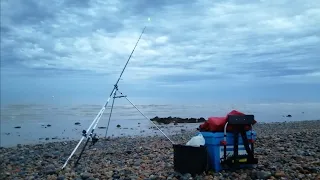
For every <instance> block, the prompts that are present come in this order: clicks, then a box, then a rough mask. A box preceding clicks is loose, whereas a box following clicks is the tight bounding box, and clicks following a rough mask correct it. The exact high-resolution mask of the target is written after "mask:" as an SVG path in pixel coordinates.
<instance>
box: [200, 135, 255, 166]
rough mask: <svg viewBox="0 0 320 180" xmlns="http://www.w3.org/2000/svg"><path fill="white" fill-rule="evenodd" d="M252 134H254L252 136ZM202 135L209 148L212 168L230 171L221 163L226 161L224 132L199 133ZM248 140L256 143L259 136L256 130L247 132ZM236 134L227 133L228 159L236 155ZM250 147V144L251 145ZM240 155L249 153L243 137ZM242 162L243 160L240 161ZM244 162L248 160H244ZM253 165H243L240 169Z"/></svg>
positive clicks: (239, 144) (239, 138)
mask: <svg viewBox="0 0 320 180" xmlns="http://www.w3.org/2000/svg"><path fill="white" fill-rule="evenodd" d="M251 132H252V134H251ZM199 133H201V134H202V136H203V137H204V139H205V146H206V147H207V151H208V154H209V158H210V161H211V163H210V164H211V167H212V169H213V170H214V171H216V172H219V171H221V170H222V169H228V168H224V167H223V166H222V164H221V162H222V161H223V159H224V145H223V144H222V142H223V140H224V132H199ZM246 135H247V139H248V141H251V142H252V140H253V141H255V140H256V137H257V134H256V132H255V131H254V130H252V131H251V130H249V131H246ZM233 137H234V134H233V133H232V132H227V133H226V154H227V157H231V156H232V155H233V154H234V138H233ZM249 147H251V146H250V143H249ZM238 154H239V155H240V156H241V155H245V156H246V155H247V151H246V149H245V146H244V143H243V140H242V136H241V135H239V136H238ZM239 161H240V162H241V159H240V160H239ZM244 161H246V159H245V158H244ZM251 166H252V164H251V165H250V164H248V163H243V164H241V165H240V167H251Z"/></svg>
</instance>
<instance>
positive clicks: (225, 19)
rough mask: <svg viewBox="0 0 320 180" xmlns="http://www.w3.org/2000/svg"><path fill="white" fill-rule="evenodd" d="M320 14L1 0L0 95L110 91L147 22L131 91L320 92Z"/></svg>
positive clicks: (315, 2)
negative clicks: (318, 90)
mask: <svg viewBox="0 0 320 180" xmlns="http://www.w3.org/2000/svg"><path fill="white" fill-rule="evenodd" d="M149 17H150V18H151V21H150V22H148V18H149ZM319 22H320V1H319V0H307V1H306V0H298V1H285V0H261V1H244V0H233V1H212V0H197V1H182V0H181V1H180V0H178V1H169V0H149V1H147V0H135V1H125V0H122V1H116V0H108V1H104V0H82V1H79V0H69V1H67V0H65V1H63V0H59V1H56V0H46V1H39V0H38V1H35V0H28V1H24V0H3V1H1V94H2V98H4V99H10V97H18V96H19V97H20V96H21V97H22V95H21V93H25V95H26V96H30V97H33V100H35V97H37V96H36V95H39V92H42V91H46V92H48V94H49V91H50V93H53V94H59V95H60V96H61V97H64V96H69V97H70V95H71V94H72V95H74V96H75V94H77V93H76V92H78V95H77V96H76V97H77V98H81V97H82V96H87V97H89V96H90V94H99V96H100V95H104V96H107V95H108V93H109V92H108V90H110V91H111V88H112V84H113V83H114V82H115V81H116V79H117V78H118V76H119V74H120V72H121V70H122V68H123V66H124V64H125V62H126V60H127V58H128V56H129V54H130V53H131V51H132V49H133V47H134V45H135V43H136V41H137V39H138V37H139V35H140V33H141V31H142V29H143V27H144V26H147V28H146V31H145V33H144V34H143V36H142V39H141V40H140V42H139V44H138V47H137V49H136V51H135V52H134V54H133V57H132V59H131V61H130V63H129V65H128V68H127V70H126V71H125V73H124V75H123V80H122V81H121V84H123V87H124V88H126V89H123V91H126V92H130V93H131V94H132V96H135V97H138V96H139V97H142V96H143V97H150V98H155V97H157V98H161V97H166V98H168V97H170V96H172V97H173V96H174V97H179V98H180V99H183V97H187V96H190V95H192V94H193V93H195V94H194V95H193V97H195V98H197V96H198V95H199V97H202V99H206V97H207V95H208V94H210V93H212V94H214V95H212V94H211V95H209V97H210V98H211V99H210V101H216V100H217V99H220V100H221V99H223V98H224V97H225V98H227V97H228V98H229V99H230V98H232V97H231V96H232V95H233V96H237V97H235V98H239V96H241V98H240V99H245V100H248V99H255V100H264V101H268V100H271V99H272V100H275V99H279V98H283V99H284V100H288V99H292V100H299V101H303V100H306V99H308V100H320V97H319V95H318V94H317V93H316V89H317V88H318V89H319V88H320V86H319V84H320V24H319ZM37 83H38V84H37ZM39 83H40V84H39ZM41 83H42V84H41ZM120 86H121V85H120ZM89 87H90V88H89ZM226 91H228V93H226ZM106 92H107V93H106ZM237 93H239V94H237ZM31 94H33V96H32V95H31ZM48 94H43V96H47V95H48ZM66 94H68V95H66ZM205 94H206V95H205ZM59 95H56V96H59ZM50 97H51V96H50ZM188 98H190V97H188ZM268 98H269V99H268ZM11 99H12V98H11ZM207 100H208V99H207Z"/></svg>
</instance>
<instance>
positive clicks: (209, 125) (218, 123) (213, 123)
mask: <svg viewBox="0 0 320 180" xmlns="http://www.w3.org/2000/svg"><path fill="white" fill-rule="evenodd" d="M228 115H245V114H243V113H242V112H239V111H236V110H232V111H231V112H229V113H228V114H227V116H225V117H213V116H212V117H209V118H208V121H206V122H204V123H203V124H201V125H200V126H199V129H200V131H211V132H212V131H213V132H223V131H224V126H225V124H226V123H227V118H228ZM255 123H256V121H254V124H255ZM250 129H251V126H248V125H247V126H245V130H250ZM227 131H232V126H231V125H228V126H227Z"/></svg>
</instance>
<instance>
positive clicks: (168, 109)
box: [1, 103, 320, 147]
mask: <svg viewBox="0 0 320 180" xmlns="http://www.w3.org/2000/svg"><path fill="white" fill-rule="evenodd" d="M137 107H138V109H140V110H141V112H142V113H144V114H145V115H146V116H147V117H149V118H153V117H155V116H159V117H168V116H172V117H183V118H190V117H195V118H199V117H204V118H206V119H207V118H208V117H210V116H225V115H226V114H227V113H229V112H230V111H232V110H233V109H234V110H238V111H241V112H243V113H246V114H253V115H255V118H256V120H257V121H258V122H284V121H287V122H289V121H300V120H318V119H320V115H319V113H318V112H319V110H320V103H294V104H292V103H277V104H276V103H274V104H224V105H221V104H219V105H218V104H217V105H137ZM101 108H102V105H78V106H57V105H36V104H12V105H5V106H2V107H1V146H3V147H8V146H15V145H17V144H33V143H39V142H48V141H59V140H64V139H69V140H71V139H72V140H78V139H80V138H81V132H82V130H84V129H87V128H88V127H89V125H90V124H91V122H92V121H93V120H94V118H95V116H96V115H97V114H98V112H99V111H100V109H101ZM109 113H110V107H108V108H107V109H106V110H105V112H104V114H103V116H102V118H101V119H100V122H99V124H98V126H97V129H96V133H97V134H98V136H100V137H104V136H105V132H106V129H99V128H98V127H106V126H107V123H108V118H109ZM288 114H290V115H291V116H292V117H286V116H287V115H288ZM76 122H80V123H81V125H75V123H76ZM118 124H119V125H121V128H117V127H116V126H117V125H118ZM47 125H51V126H49V127H48V126H47ZM16 126H20V127H21V128H14V127H16ZM198 126H199V124H179V125H177V126H174V125H161V129H162V130H163V131H164V132H165V133H166V134H167V133H168V134H171V133H176V132H180V131H181V129H185V130H188V129H195V128H197V127H198ZM152 127H153V124H152V123H151V122H150V121H149V120H147V119H146V118H145V117H144V116H142V115H141V114H140V113H139V111H137V110H136V109H135V108H134V107H133V106H132V105H130V104H129V105H123V106H115V107H114V109H113V113H112V117H111V121H110V125H109V130H108V136H128V135H150V134H159V135H160V134H161V133H160V132H159V131H157V130H154V129H150V128H152ZM46 138H49V140H48V139H47V140H46ZM52 138H53V139H52ZM55 138H57V139H55Z"/></svg>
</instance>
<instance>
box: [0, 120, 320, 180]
mask: <svg viewBox="0 0 320 180" xmlns="http://www.w3.org/2000/svg"><path fill="white" fill-rule="evenodd" d="M162 126H166V125H162ZM169 126H170V125H169ZM193 126H197V125H196V124H193ZM191 127H192V126H191ZM319 127H320V120H313V121H295V122H270V123H259V122H258V123H257V124H256V125H254V130H255V131H256V132H257V140H256V143H255V156H256V157H257V158H258V160H259V163H258V164H257V166H256V167H254V168H253V169H241V170H237V171H234V172H231V171H221V172H219V173H216V172H208V173H206V174H205V173H204V174H201V175H197V176H194V177H192V176H191V175H190V174H180V173H178V172H175V171H174V169H173V167H174V164H173V148H172V144H171V143H170V141H168V140H167V139H166V138H165V137H164V136H163V135H161V134H158V135H150V136H140V137H109V138H100V139H99V141H98V142H97V143H96V144H95V145H93V146H92V147H90V148H87V149H86V150H85V152H84V154H83V156H82V158H81V159H80V163H79V165H78V166H77V167H76V168H74V167H73V164H74V162H75V160H76V157H77V156H78V155H79V152H80V149H81V148H82V146H80V147H79V149H78V151H77V152H76V153H75V155H74V156H73V157H72V158H71V160H70V161H69V163H68V165H67V167H66V168H65V169H63V170H61V169H60V168H61V167H62V165H63V163H64V162H65V160H66V158H67V157H68V156H69V155H70V153H71V152H72V150H73V148H74V147H75V146H76V144H77V143H78V141H77V140H73V141H58V142H48V143H42V144H32V145H21V144H20V145H17V146H13V147H2V148H1V149H0V154H1V162H2V163H1V175H0V178H1V179H49V180H50V179H59V180H62V179H88V180H89V179H91V180H93V179H100V180H101V179H127V180H128V179H290V180H291V179H301V180H302V179H303V180H307V179H320V143H319V142H320V130H319ZM152 131H158V130H157V129H152ZM196 133H197V132H196V129H195V128H190V129H183V130H180V132H175V133H172V134H170V135H169V137H170V138H171V139H172V140H173V141H174V142H175V143H178V144H185V143H186V142H187V141H188V140H189V139H190V138H191V137H192V136H194V135H195V134H196ZM83 144H84V143H82V145H83Z"/></svg>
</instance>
